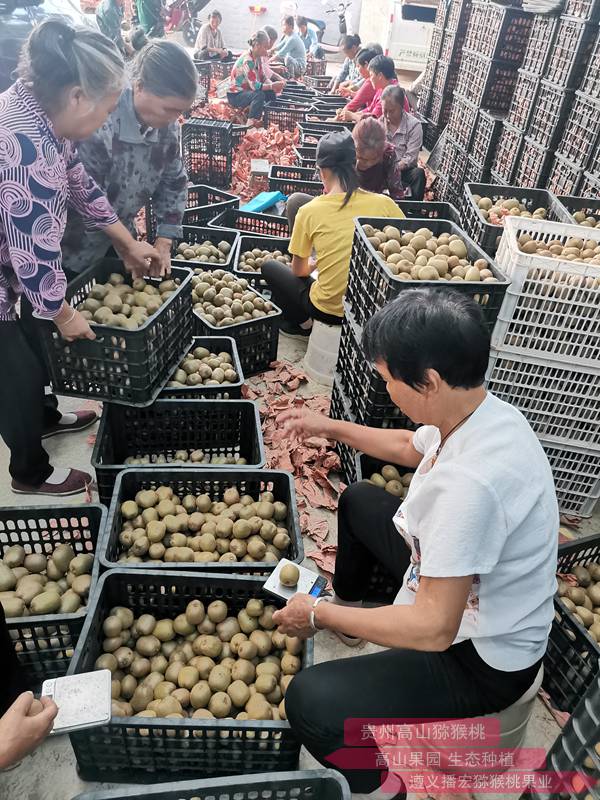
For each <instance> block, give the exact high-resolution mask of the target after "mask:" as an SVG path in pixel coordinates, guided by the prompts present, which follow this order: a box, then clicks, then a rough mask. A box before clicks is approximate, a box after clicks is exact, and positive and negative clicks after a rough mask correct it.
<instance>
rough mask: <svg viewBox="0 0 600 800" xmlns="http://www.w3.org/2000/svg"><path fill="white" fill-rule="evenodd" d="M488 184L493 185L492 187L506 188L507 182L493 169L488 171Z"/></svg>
mask: <svg viewBox="0 0 600 800" xmlns="http://www.w3.org/2000/svg"><path fill="white" fill-rule="evenodd" d="M490 183H493V184H494V186H508V183H507V181H505V180H504V178H503V177H502V176H501V175H499V174H498V173H497V172H494V170H493V169H491V170H490Z"/></svg>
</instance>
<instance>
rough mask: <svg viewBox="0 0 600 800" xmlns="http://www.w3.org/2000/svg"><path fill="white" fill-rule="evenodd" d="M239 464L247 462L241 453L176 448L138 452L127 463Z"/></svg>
mask: <svg viewBox="0 0 600 800" xmlns="http://www.w3.org/2000/svg"><path fill="white" fill-rule="evenodd" d="M188 463H189V464H222V465H223V466H225V465H226V464H238V465H240V466H242V465H244V464H246V463H247V461H246V459H245V458H242V457H241V456H239V455H228V456H223V455H218V454H213V455H210V454H209V453H205V452H204V451H203V450H184V449H181V450H175V452H174V453H173V454H172V455H171V454H170V453H168V454H165V453H152V454H150V453H137V454H136V455H135V456H127V458H126V459H125V464H127V465H129V466H133V465H143V464H188Z"/></svg>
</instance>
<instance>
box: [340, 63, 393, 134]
mask: <svg viewBox="0 0 600 800" xmlns="http://www.w3.org/2000/svg"><path fill="white" fill-rule="evenodd" d="M369 81H370V82H371V84H372V86H373V90H374V92H373V97H372V98H371V101H370V102H369V103H368V105H366V106H365V107H364V108H363V109H361V110H359V111H350V110H348V109H347V108H344V109H341V110H340V112H339V116H338V119H340V120H341V121H342V122H358V120H359V119H362V118H363V117H376V118H377V119H379V117H380V116H381V115H382V113H383V109H382V107H381V95H382V93H383V90H384V89H385V88H386V87H387V86H392V85H395V84H397V83H398V81H397V79H396V67H395V66H394V60H393V59H392V58H389V57H388V56H375V58H373V59H372V60H371V61H369Z"/></svg>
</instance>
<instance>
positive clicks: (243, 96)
mask: <svg viewBox="0 0 600 800" xmlns="http://www.w3.org/2000/svg"><path fill="white" fill-rule="evenodd" d="M269 42H270V39H269V36H268V34H267V33H265V31H257V32H256V33H254V34H252V36H251V37H250V40H249V41H248V44H249V46H250V47H249V49H248V50H247V51H246V52H245V53H242V55H241V56H240V57H239V58H238V60H237V61H236V62H235V64H234V65H233V69H232V70H231V82H230V85H229V91H228V92H227V100H228V101H229V104H230V105H231V106H233V107H234V108H247V109H248V124H249V125H254V126H255V127H260V126H261V125H262V115H263V109H264V107H265V103H268V102H269V101H270V100H274V99H275V92H278V91H280V90H281V89H282V88H283V86H284V81H282V80H279V81H274V80H272V79H267V77H266V75H265V68H264V59H266V57H267V53H268V51H269Z"/></svg>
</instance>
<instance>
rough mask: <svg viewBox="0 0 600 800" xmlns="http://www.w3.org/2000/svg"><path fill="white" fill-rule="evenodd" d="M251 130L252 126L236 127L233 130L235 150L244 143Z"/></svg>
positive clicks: (233, 146)
mask: <svg viewBox="0 0 600 800" xmlns="http://www.w3.org/2000/svg"><path fill="white" fill-rule="evenodd" d="M249 130H250V125H234V126H233V128H232V129H231V146H232V148H233V149H234V150H235V149H236V147H239V146H240V144H241V143H242V140H243V138H244V136H245V135H246V134H247V133H248V131H249Z"/></svg>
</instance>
